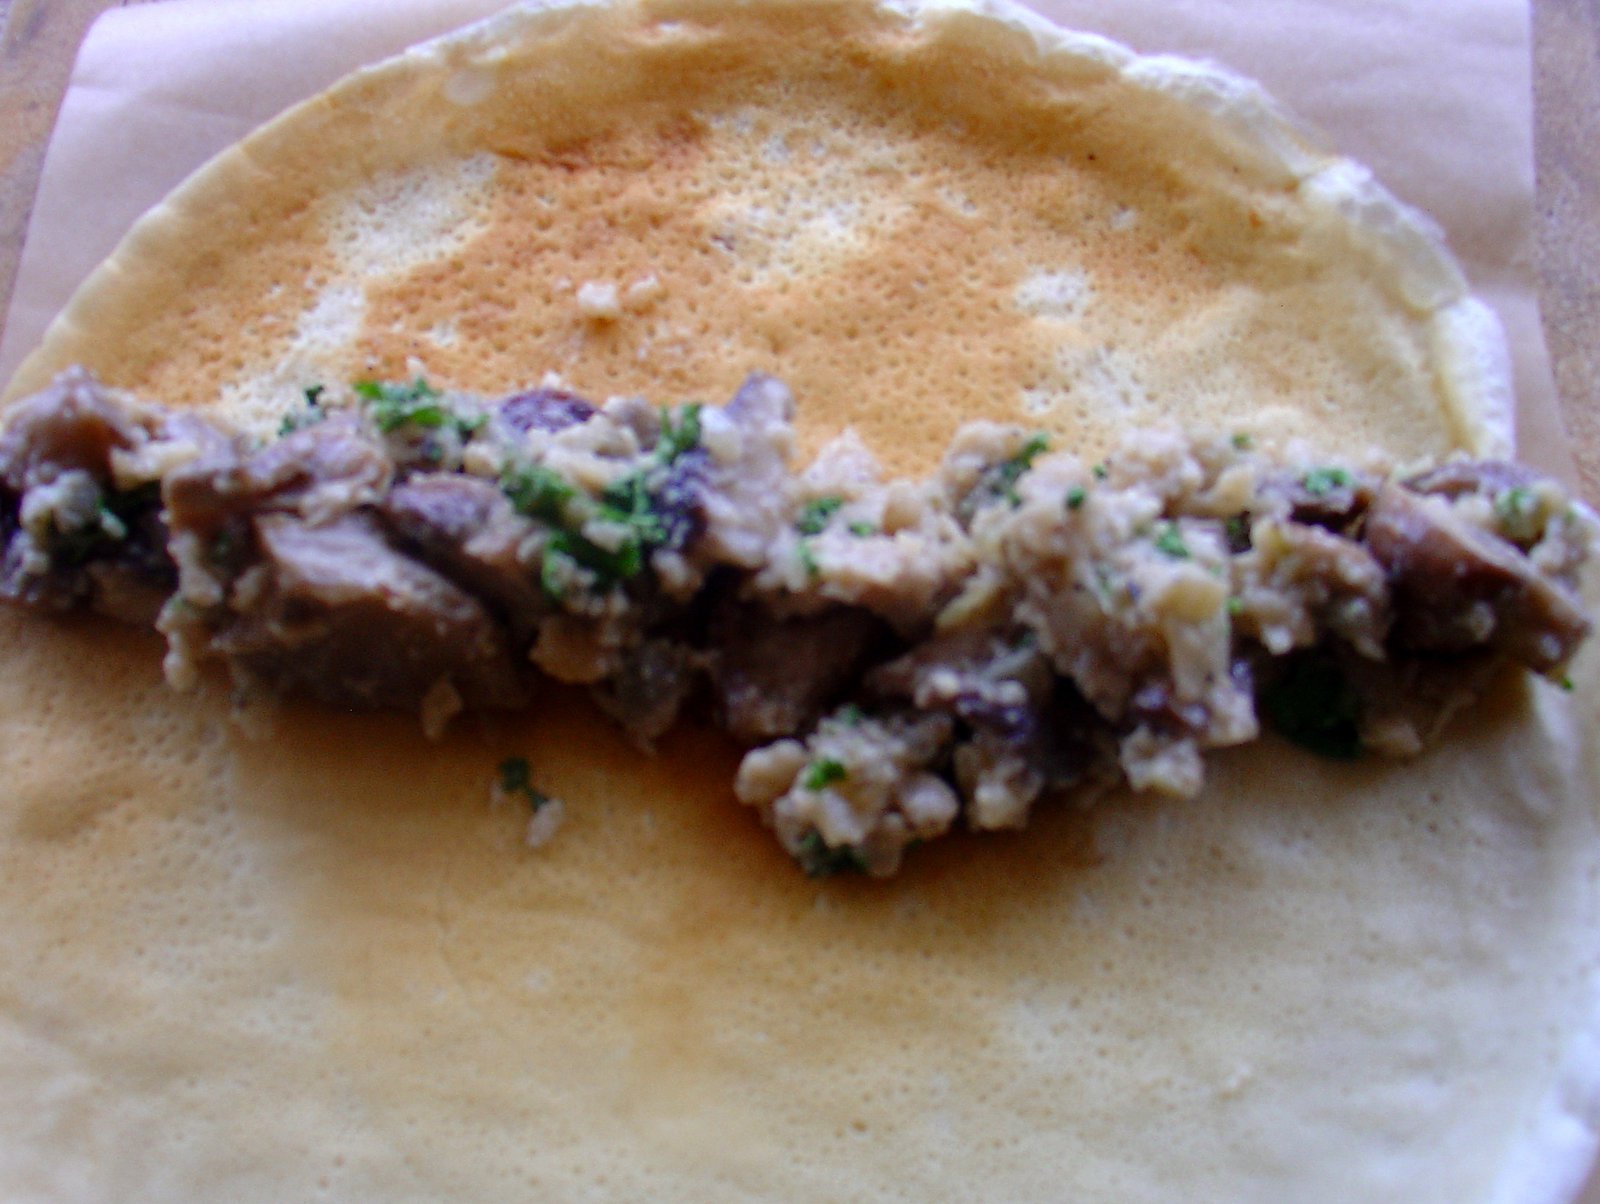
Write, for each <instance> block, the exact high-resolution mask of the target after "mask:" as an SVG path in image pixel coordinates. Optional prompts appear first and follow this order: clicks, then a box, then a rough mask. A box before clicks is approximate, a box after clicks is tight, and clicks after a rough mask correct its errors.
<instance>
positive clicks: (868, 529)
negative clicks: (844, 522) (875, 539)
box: [849, 519, 878, 539]
mask: <svg viewBox="0 0 1600 1204" xmlns="http://www.w3.org/2000/svg"><path fill="white" fill-rule="evenodd" d="M849 531H850V534H852V535H858V536H860V537H861V538H862V539H865V538H866V537H867V536H869V535H876V534H877V533H878V528H876V527H874V526H873V525H872V524H871V523H869V522H866V521H864V520H861V519H857V520H856V521H855V522H853V523H851V524H850V527H849Z"/></svg>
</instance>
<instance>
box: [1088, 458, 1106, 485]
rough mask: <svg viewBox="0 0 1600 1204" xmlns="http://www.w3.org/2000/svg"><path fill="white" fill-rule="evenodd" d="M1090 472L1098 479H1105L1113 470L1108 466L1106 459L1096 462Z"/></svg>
mask: <svg viewBox="0 0 1600 1204" xmlns="http://www.w3.org/2000/svg"><path fill="white" fill-rule="evenodd" d="M1089 472H1090V474H1091V475H1092V476H1093V477H1094V479H1095V480H1097V481H1103V480H1105V479H1106V478H1107V477H1108V476H1110V475H1111V470H1110V469H1109V468H1107V467H1106V465H1105V461H1104V460H1102V461H1101V462H1100V463H1098V464H1096V465H1095V466H1094V467H1093V468H1091V469H1090V470H1089Z"/></svg>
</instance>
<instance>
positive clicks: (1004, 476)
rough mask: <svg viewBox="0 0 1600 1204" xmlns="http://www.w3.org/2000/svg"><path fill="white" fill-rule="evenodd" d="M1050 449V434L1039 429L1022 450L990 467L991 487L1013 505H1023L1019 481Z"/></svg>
mask: <svg viewBox="0 0 1600 1204" xmlns="http://www.w3.org/2000/svg"><path fill="white" fill-rule="evenodd" d="M1049 450H1050V436H1049V435H1046V434H1045V433H1044V432H1043V431H1039V432H1037V433H1035V434H1033V435H1031V436H1029V438H1028V441H1027V442H1026V443H1024V444H1023V445H1022V450H1020V451H1019V452H1017V454H1016V455H1014V456H1012V457H1011V458H1010V459H1009V460H1006V461H1004V462H1002V463H1000V464H998V465H996V466H995V467H994V468H992V469H990V473H991V474H992V475H993V480H992V481H991V482H990V487H991V489H993V491H994V492H995V493H997V494H999V495H1000V496H1001V497H1003V498H1005V499H1006V501H1007V502H1009V503H1011V505H1012V506H1013V507H1016V506H1020V505H1022V496H1021V495H1020V494H1019V493H1018V492H1017V482H1018V481H1020V480H1021V479H1022V474H1023V473H1025V472H1027V471H1028V470H1029V469H1030V468H1032V467H1033V462H1034V461H1035V460H1036V459H1038V458H1039V456H1040V455H1041V454H1043V453H1044V452H1046V451H1049Z"/></svg>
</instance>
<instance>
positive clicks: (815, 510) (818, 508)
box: [794, 495, 844, 535]
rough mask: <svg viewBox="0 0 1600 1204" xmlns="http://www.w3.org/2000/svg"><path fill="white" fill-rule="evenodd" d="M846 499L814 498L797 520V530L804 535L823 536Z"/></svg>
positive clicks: (834, 496)
mask: <svg viewBox="0 0 1600 1204" xmlns="http://www.w3.org/2000/svg"><path fill="white" fill-rule="evenodd" d="M843 505H844V499H843V498H842V497H839V496H837V495H831V496H829V497H819V498H814V499H812V500H811V501H809V502H807V503H806V504H805V507H804V508H803V509H802V510H801V511H800V517H799V518H798V519H796V520H795V524H794V525H795V530H797V531H799V532H800V534H802V535H821V534H822V529H823V528H824V527H826V526H827V525H828V520H829V519H830V518H832V517H833V516H834V515H835V514H837V513H838V512H839V507H841V506H843Z"/></svg>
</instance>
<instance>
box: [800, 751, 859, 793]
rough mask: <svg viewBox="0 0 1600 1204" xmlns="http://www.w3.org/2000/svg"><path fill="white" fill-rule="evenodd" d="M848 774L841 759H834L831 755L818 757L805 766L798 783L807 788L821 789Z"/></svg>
mask: <svg viewBox="0 0 1600 1204" xmlns="http://www.w3.org/2000/svg"><path fill="white" fill-rule="evenodd" d="M849 776H850V771H849V770H848V769H846V768H845V767H844V762H843V761H836V760H834V758H832V757H818V758H817V759H816V760H815V761H813V762H811V764H809V765H807V766H806V771H805V773H804V774H802V775H801V777H800V784H801V785H802V786H804V787H805V788H806V789H807V790H821V789H823V788H824V787H826V786H831V785H832V784H833V783H834V782H842V781H844V779H845V778H847V777H849Z"/></svg>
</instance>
